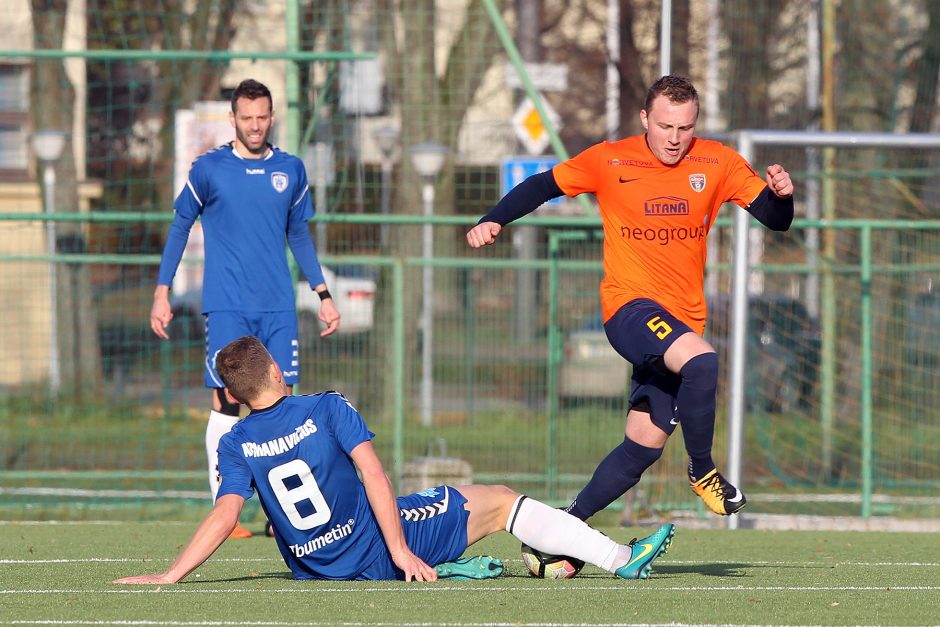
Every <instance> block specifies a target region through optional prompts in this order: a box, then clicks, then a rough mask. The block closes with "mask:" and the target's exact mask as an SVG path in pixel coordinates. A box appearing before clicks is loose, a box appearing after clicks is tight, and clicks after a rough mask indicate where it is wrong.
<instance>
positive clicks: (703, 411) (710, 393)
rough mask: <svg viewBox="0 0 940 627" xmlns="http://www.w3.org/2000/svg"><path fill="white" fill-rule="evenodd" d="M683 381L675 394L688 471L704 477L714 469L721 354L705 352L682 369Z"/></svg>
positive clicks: (696, 477) (698, 477) (694, 475)
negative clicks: (713, 454) (713, 456)
mask: <svg viewBox="0 0 940 627" xmlns="http://www.w3.org/2000/svg"><path fill="white" fill-rule="evenodd" d="M679 375H680V376H681V377H682V383H681V384H680V385H679V392H678V394H677V395H676V405H677V406H678V411H677V413H678V416H679V423H680V424H681V425H682V439H683V440H685V450H686V451H687V452H688V454H689V475H690V476H691V477H693V478H694V479H695V480H697V479H701V478H702V477H703V476H705V475H707V474H708V473H709V472H711V471H712V470H714V468H715V462H714V461H713V460H712V440H713V439H714V437H715V393H716V391H717V389H718V355H716V354H715V353H702V354H701V355H697V356H695V357H693V358H692V359H690V360H689V361H688V362H686V364H685V366H683V367H682V370H680V371H679Z"/></svg>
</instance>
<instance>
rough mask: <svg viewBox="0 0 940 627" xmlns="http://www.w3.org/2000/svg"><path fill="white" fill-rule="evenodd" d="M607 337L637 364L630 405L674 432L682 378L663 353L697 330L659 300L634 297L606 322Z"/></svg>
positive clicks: (618, 350) (657, 424)
mask: <svg viewBox="0 0 940 627" xmlns="http://www.w3.org/2000/svg"><path fill="white" fill-rule="evenodd" d="M604 331H606V332H607V339H608V340H609V341H610V345H611V346H613V347H614V350H616V351H617V352H618V353H620V355H621V356H622V357H623V358H624V359H626V360H627V361H629V362H630V363H631V364H633V377H632V380H633V387H632V390H631V392H630V408H631V409H633V408H636V409H639V410H641V411H647V412H649V414H650V417H651V418H652V420H653V424H655V425H656V426H657V427H659V428H660V429H662V430H663V431H664V432H666V433H667V434H671V433H672V432H673V431H675V429H676V425H678V424H679V418H678V416H677V415H676V395H677V394H678V392H679V383H680V382H681V381H682V378H681V377H680V376H679V375H678V374H675V373H674V372H670V371H669V369H668V368H666V364H665V361H664V359H663V355H665V354H666V351H667V350H668V349H669V347H670V346H672V344H673V342H675V341H676V340H677V339H678V338H680V337H681V336H683V335H685V334H686V333H690V332H692V333H694V331H692V329H691V328H690V327H689V325H687V324H686V323H684V322H682V321H681V320H679V319H678V318H676V317H675V316H673V315H672V314H671V313H669V312H668V311H667V310H666V308H665V307H663V306H662V305H660V304H659V303H657V302H655V301H652V300H648V299H645V298H641V299H637V300H632V301H630V302H629V303H627V304H626V305H624V306H623V307H621V308H620V309H619V310H618V311H617V313H615V314H614V315H613V316H611V318H610V320H608V321H607V322H606V323H604Z"/></svg>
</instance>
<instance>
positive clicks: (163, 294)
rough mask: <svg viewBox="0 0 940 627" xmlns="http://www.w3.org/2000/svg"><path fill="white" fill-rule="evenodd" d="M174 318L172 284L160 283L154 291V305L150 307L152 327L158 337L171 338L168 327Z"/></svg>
mask: <svg viewBox="0 0 940 627" xmlns="http://www.w3.org/2000/svg"><path fill="white" fill-rule="evenodd" d="M172 319H173V308H172V307H171V306H170V286H169V285H158V286H157V289H155V290H154V291H153V306H152V307H151V308H150V328H151V329H152V330H153V332H154V333H156V334H157V337H160V338H163V339H164V340H168V339H170V336H169V334H167V332H166V328H167V327H168V326H169V325H170V320H172Z"/></svg>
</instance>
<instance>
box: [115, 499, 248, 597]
mask: <svg viewBox="0 0 940 627" xmlns="http://www.w3.org/2000/svg"><path fill="white" fill-rule="evenodd" d="M244 503H245V499H244V498H242V497H240V496H238V495H236V494H225V495H223V496H220V497H219V500H218V501H216V503H215V507H213V508H212V511H210V512H209V514H208V515H207V516H206V517H205V519H203V521H202V523H200V525H199V527H198V528H197V529H196V532H195V533H194V534H193V537H192V538H190V540H189V544H187V545H186V548H185V549H183V551H182V552H181V553H180V554H179V556H178V557H177V558H176V560H175V561H174V562H173V563H172V564H171V565H170V567H169V568H167V569H166V570H165V571H163V572H162V573H154V574H150V575H136V576H134V577H122V578H121V579H115V580H114V581H113V582H112V583H124V584H163V583H177V582H179V581H180V580H181V579H182V578H183V577H185V576H186V575H188V574H189V573H191V572H193V571H194V570H196V568H198V567H199V565H200V564H202V563H203V562H205V561H206V560H207V559H209V556H211V555H212V554H213V553H215V550H216V549H218V548H219V547H220V546H222V543H223V542H225V539H226V538H228V536H229V534H230V533H232V529H234V528H235V523H236V522H238V515H239V514H240V513H241V511H242V505H244Z"/></svg>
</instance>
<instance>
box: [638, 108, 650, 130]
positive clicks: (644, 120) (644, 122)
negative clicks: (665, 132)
mask: <svg viewBox="0 0 940 627" xmlns="http://www.w3.org/2000/svg"><path fill="white" fill-rule="evenodd" d="M640 124H642V125H643V130H646V131H648V130H650V121H649V118H648V117H646V109H640Z"/></svg>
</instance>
